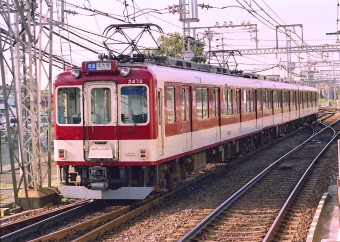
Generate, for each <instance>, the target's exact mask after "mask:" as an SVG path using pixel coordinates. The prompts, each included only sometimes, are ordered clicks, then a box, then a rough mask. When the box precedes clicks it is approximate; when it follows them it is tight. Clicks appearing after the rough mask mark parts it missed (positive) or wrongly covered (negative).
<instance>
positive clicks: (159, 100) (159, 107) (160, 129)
mask: <svg viewBox="0 0 340 242" xmlns="http://www.w3.org/2000/svg"><path fill="white" fill-rule="evenodd" d="M163 107H164V104H163V90H162V89H158V91H157V116H158V155H159V156H162V155H164V129H163V127H164V126H163V111H164V110H163Z"/></svg>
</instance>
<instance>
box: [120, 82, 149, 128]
mask: <svg viewBox="0 0 340 242" xmlns="http://www.w3.org/2000/svg"><path fill="white" fill-rule="evenodd" d="M148 110H149V109H148V97H147V88H146V87H145V86H124V87H122V88H121V89H120V117H121V122H122V123H125V124H136V123H146V122H147V121H148V116H149V115H148V114H149V111H148Z"/></svg>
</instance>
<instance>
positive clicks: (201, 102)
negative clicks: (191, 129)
mask: <svg viewBox="0 0 340 242" xmlns="http://www.w3.org/2000/svg"><path fill="white" fill-rule="evenodd" d="M196 104H197V106H196V107H197V118H199V119H204V118H208V115H209V112H208V88H197V94H196Z"/></svg>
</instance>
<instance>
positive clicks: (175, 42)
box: [153, 32, 206, 62]
mask: <svg viewBox="0 0 340 242" xmlns="http://www.w3.org/2000/svg"><path fill="white" fill-rule="evenodd" d="M189 41H191V42H190V45H191V46H192V48H193V46H194V43H193V40H191V39H189ZM157 43H158V45H159V46H160V49H159V50H157V51H155V52H154V53H153V54H154V55H165V56H169V57H174V58H179V59H182V58H183V54H182V50H183V37H182V35H181V34H180V33H177V32H175V33H169V34H168V35H167V36H165V35H162V36H161V37H159V38H158V39H157ZM204 45H205V44H204V42H199V41H197V42H196V52H197V53H196V56H195V57H194V58H193V59H192V60H191V61H195V62H206V59H205V58H202V57H197V55H201V54H202V52H203V50H204Z"/></svg>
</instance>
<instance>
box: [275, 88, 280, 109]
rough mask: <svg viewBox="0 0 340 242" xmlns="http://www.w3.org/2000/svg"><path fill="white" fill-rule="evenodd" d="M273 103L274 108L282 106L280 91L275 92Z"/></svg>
mask: <svg viewBox="0 0 340 242" xmlns="http://www.w3.org/2000/svg"><path fill="white" fill-rule="evenodd" d="M273 105H274V108H280V102H279V93H278V91H274V92H273Z"/></svg>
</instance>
